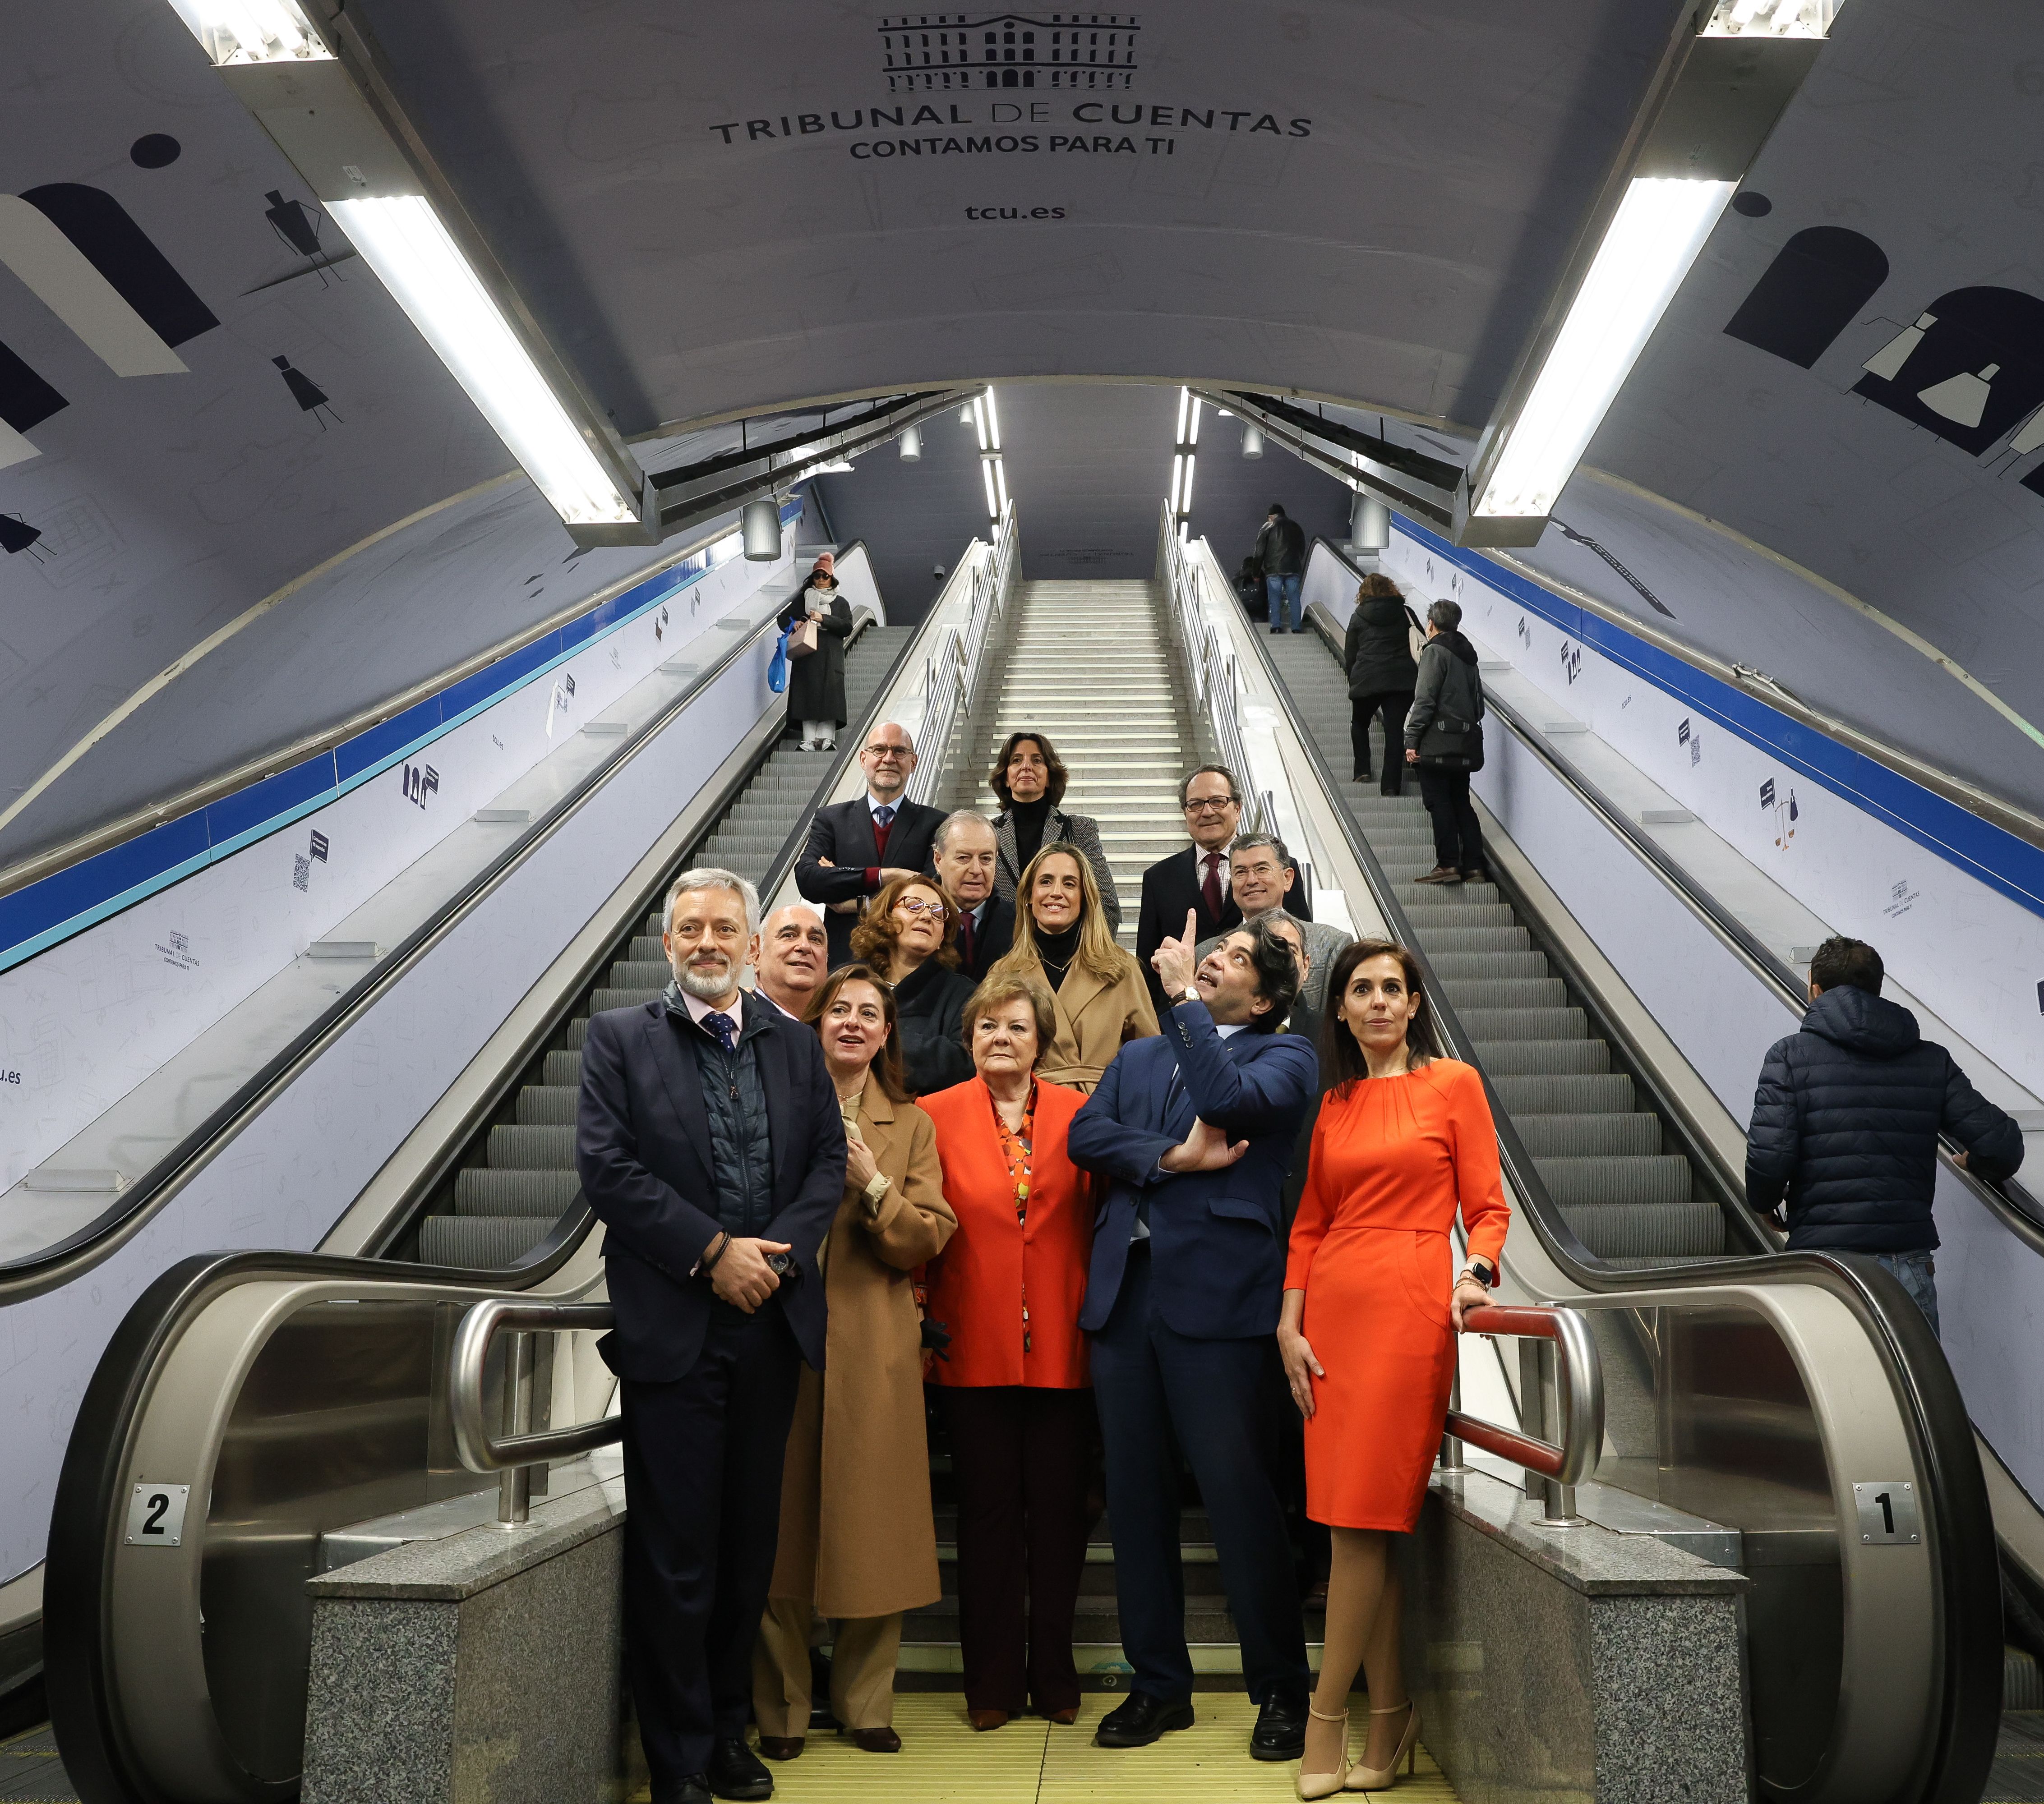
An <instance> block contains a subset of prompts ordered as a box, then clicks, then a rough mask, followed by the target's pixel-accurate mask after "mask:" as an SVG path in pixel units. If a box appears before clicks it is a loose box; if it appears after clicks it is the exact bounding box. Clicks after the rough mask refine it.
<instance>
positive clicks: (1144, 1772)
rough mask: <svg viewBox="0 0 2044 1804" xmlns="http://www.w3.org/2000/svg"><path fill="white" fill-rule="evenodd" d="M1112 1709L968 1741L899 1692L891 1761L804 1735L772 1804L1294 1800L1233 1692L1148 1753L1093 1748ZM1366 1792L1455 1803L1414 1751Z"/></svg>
mask: <svg viewBox="0 0 2044 1804" xmlns="http://www.w3.org/2000/svg"><path fill="white" fill-rule="evenodd" d="M1120 1701H1121V1700H1120V1695H1118V1694H1113V1693H1107V1694H1101V1693H1093V1694H1091V1695H1089V1696H1088V1697H1087V1698H1086V1700H1085V1709H1084V1710H1082V1712H1081V1713H1080V1715H1079V1720H1078V1721H1077V1722H1076V1723H1074V1725H1072V1726H1071V1727H1070V1728H1069V1729H1059V1728H1053V1727H1051V1725H1049V1724H1047V1723H1044V1722H1042V1721H1038V1720H1037V1719H1036V1718H1033V1717H1024V1718H1017V1719H1016V1721H1013V1722H1011V1723H1009V1725H1007V1727H1006V1728H1005V1729H995V1730H993V1731H992V1732H991V1733H988V1734H985V1735H978V1734H975V1733H974V1732H973V1730H972V1729H971V1727H970V1725H969V1724H967V1722H966V1720H965V1700H964V1698H962V1697H961V1696H960V1695H958V1694H957V1693H955V1692H939V1691H909V1692H904V1693H903V1694H902V1695H901V1696H899V1697H898V1698H896V1699H895V1701H894V1727H895V1729H897V1731H898V1732H899V1733H900V1735H901V1752H900V1753H898V1754H893V1755H886V1754H862V1753H861V1752H859V1750H858V1749H857V1748H855V1747H853V1746H852V1745H851V1743H850V1742H848V1741H845V1740H844V1739H843V1737H840V1736H837V1735H832V1734H821V1735H812V1736H811V1737H809V1745H808V1746H807V1747H806V1748H805V1749H804V1750H803V1752H802V1755H801V1758H800V1759H799V1760H790V1761H787V1762H786V1763H777V1764H774V1797H775V1798H777V1799H778V1800H780V1804H855V1801H857V1804H866V1801H869V1800H870V1801H871V1804H1158V1801H1159V1800H1168V1801H1169V1804H1236V1801H1238V1800H1239V1801H1240V1804H1281V1800H1283V1799H1285V1798H1293V1797H1294V1796H1295V1793H1294V1791H1293V1774H1294V1768H1293V1767H1291V1766H1289V1765H1286V1766H1277V1765H1266V1764H1262V1763H1260V1762H1258V1761H1255V1760H1251V1759H1250V1757H1249V1752H1248V1748H1249V1731H1250V1729H1251V1725H1253V1724H1254V1722H1255V1721H1256V1707H1255V1706H1254V1705H1253V1704H1251V1702H1250V1701H1249V1699H1248V1698H1247V1697H1246V1696H1244V1695H1242V1694H1241V1693H1239V1692H1232V1691H1202V1692H1201V1693H1199V1694H1198V1695H1197V1696H1195V1697H1194V1698H1193V1708H1194V1709H1195V1710H1197V1713H1198V1715H1199V1721H1198V1722H1197V1724H1195V1725H1194V1726H1193V1727H1192V1728H1190V1729H1182V1730H1180V1731H1178V1733H1174V1734H1171V1735H1167V1736H1166V1737H1164V1738H1163V1739H1162V1741H1159V1742H1158V1743H1156V1744H1155V1745H1154V1746H1151V1747H1148V1748H1097V1747H1095V1746H1094V1745H1093V1728H1094V1725H1097V1723H1098V1722H1099V1721H1100V1719H1101V1717H1102V1716H1104V1715H1105V1714H1106V1713H1107V1712H1108V1710H1112V1709H1113V1708H1114V1706H1116V1704H1117V1703H1119V1702H1120ZM1357 1702H1358V1704H1360V1702H1362V1700H1361V1699H1360V1698H1358V1700H1357ZM1360 1743H1361V1737H1360V1735H1358V1736H1357V1737H1356V1738H1355V1741H1354V1744H1353V1745H1355V1746H1357V1747H1358V1748H1359V1746H1360ZM638 1795H639V1798H640V1799H644V1798H646V1796H647V1794H646V1793H645V1792H644V1791H641V1792H640V1793H639V1794H638ZM1349 1795H1350V1796H1351V1797H1360V1796H1361V1795H1362V1794H1360V1793H1350V1794H1349ZM1374 1795H1376V1796H1377V1797H1385V1796H1389V1797H1393V1798H1396V1799H1397V1804H1455V1794H1454V1790H1453V1788H1452V1787H1450V1785H1449V1783H1448V1782H1447V1779H1446V1778H1445V1777H1444V1776H1443V1775H1442V1772H1441V1770H1440V1768H1438V1767H1437V1766H1435V1764H1434V1763H1433V1761H1432V1760H1431V1759H1429V1758H1428V1756H1427V1752H1426V1750H1425V1749H1424V1748H1422V1749H1421V1750H1420V1762H1419V1771H1417V1773H1416V1774H1415V1775H1414V1776H1413V1777H1412V1778H1411V1779H1404V1778H1401V1779H1400V1780H1399V1782H1398V1784H1397V1787H1396V1789H1395V1791H1393V1792H1392V1793H1389V1794H1386V1793H1381V1792H1380V1793H1377V1794H1374Z"/></svg>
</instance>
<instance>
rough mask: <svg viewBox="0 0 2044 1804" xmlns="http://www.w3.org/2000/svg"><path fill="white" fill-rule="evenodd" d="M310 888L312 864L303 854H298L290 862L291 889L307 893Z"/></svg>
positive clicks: (311, 884)
mask: <svg viewBox="0 0 2044 1804" xmlns="http://www.w3.org/2000/svg"><path fill="white" fill-rule="evenodd" d="M312 886H313V862H312V860H311V859H310V858H307V857H306V856H305V854H304V853H302V852H300V853H298V854H295V855H294V857H293V858H292V860H291V887H292V888H293V889H302V890H304V891H305V892H308V893H309V892H311V889H312Z"/></svg>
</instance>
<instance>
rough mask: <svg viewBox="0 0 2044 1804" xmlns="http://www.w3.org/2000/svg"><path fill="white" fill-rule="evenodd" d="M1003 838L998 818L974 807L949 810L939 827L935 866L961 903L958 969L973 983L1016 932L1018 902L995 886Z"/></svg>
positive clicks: (949, 892) (948, 891)
mask: <svg viewBox="0 0 2044 1804" xmlns="http://www.w3.org/2000/svg"><path fill="white" fill-rule="evenodd" d="M1000 858H1001V843H1000V841H999V839H997V837H996V836H995V834H994V831H993V822H991V821H990V820H989V819H986V817H985V816H984V815H978V814H974V812H972V810H971V809H970V808H960V809H959V811H958V812H957V813H956V814H949V815H946V816H944V823H943V826H941V827H939V828H938V829H937V837H936V846H935V850H934V855H933V856H932V859H931V868H932V869H933V870H934V871H935V872H936V878H937V881H938V882H939V883H941V884H942V885H943V886H944V893H945V894H946V895H947V896H949V897H950V898H951V900H952V901H954V902H955V903H956V904H958V911H959V937H958V948H959V970H960V971H961V972H962V973H963V974H964V975H965V976H966V977H970V978H971V979H972V981H974V983H978V981H979V980H980V979H981V978H982V977H985V975H986V973H987V972H988V971H989V969H991V968H992V966H993V961H994V960H995V959H997V958H999V957H1000V956H1001V954H1002V953H1004V952H1005V951H1006V950H1008V948H1009V944H1010V942H1012V940H1013V939H1014V937H1015V904H1013V903H1012V902H1010V901H1008V900H1006V899H1005V898H1004V897H1003V896H1000V895H997V893H996V892H995V890H994V887H993V879H994V872H995V869H996V867H997V865H998V864H999V862H1000Z"/></svg>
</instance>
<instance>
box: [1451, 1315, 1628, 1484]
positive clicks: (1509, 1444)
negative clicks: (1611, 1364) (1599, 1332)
mask: <svg viewBox="0 0 2044 1804" xmlns="http://www.w3.org/2000/svg"><path fill="white" fill-rule="evenodd" d="M1462 1327H1463V1329H1464V1330H1465V1331H1466V1332H1467V1333H1469V1334H1504V1335H1507V1336H1509V1337H1512V1338H1516V1339H1520V1340H1541V1341H1553V1342H1554V1399H1555V1413H1556V1414H1557V1415H1558V1417H1559V1418H1560V1419H1559V1422H1558V1430H1559V1432H1558V1437H1557V1439H1555V1440H1554V1441H1542V1440H1538V1439H1535V1437H1532V1436H1531V1435H1529V1434H1525V1433H1524V1432H1523V1431H1522V1430H1519V1429H1516V1428H1508V1427H1506V1426H1504V1424H1503V1423H1501V1422H1486V1421H1485V1419H1484V1418H1482V1417H1481V1416H1474V1415H1465V1414H1463V1413H1462V1411H1461V1410H1459V1409H1451V1410H1450V1411H1448V1417H1447V1433H1448V1434H1451V1435H1453V1436H1454V1437H1455V1438H1456V1439H1458V1440H1459V1441H1466V1442H1468V1444H1469V1445H1470V1446H1472V1447H1480V1448H1481V1449H1483V1450H1484V1452H1485V1453H1495V1454H1496V1456H1497V1457H1499V1458H1500V1459H1501V1460H1511V1461H1512V1463H1513V1464H1515V1465H1520V1466H1523V1467H1525V1468H1527V1470H1528V1471H1529V1472H1538V1473H1539V1475H1540V1476H1541V1477H1543V1478H1550V1479H1552V1480H1554V1482H1555V1483H1556V1484H1581V1482H1582V1481H1583V1480H1585V1479H1586V1478H1588V1477H1589V1475H1590V1472H1591V1470H1592V1469H1593V1468H1594V1467H1595V1466H1596V1462H1597V1456H1598V1455H1599V1454H1600V1453H1602V1452H1603V1450H1604V1362H1603V1361H1602V1359H1601V1358H1600V1357H1599V1356H1598V1353H1597V1345H1596V1339H1595V1338H1594V1337H1593V1335H1592V1334H1591V1333H1590V1329H1589V1322H1586V1321H1585V1319H1584V1318H1583V1315H1582V1312H1581V1311H1580V1310H1574V1309H1567V1308H1564V1307H1561V1306H1560V1305H1558V1304H1548V1305H1545V1306H1541V1307H1531V1306H1528V1305H1526V1304H1518V1303H1489V1304H1486V1305H1485V1306H1484V1307H1481V1308H1480V1309H1472V1310H1470V1311H1467V1312H1466V1314H1465V1315H1463V1317H1462Z"/></svg>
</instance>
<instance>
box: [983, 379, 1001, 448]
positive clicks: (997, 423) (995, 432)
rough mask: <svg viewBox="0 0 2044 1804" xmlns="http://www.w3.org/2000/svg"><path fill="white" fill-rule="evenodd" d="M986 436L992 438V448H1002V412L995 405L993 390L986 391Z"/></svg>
mask: <svg viewBox="0 0 2044 1804" xmlns="http://www.w3.org/2000/svg"><path fill="white" fill-rule="evenodd" d="M986 436H987V437H988V438H989V439H990V440H992V442H993V443H992V448H993V450H995V451H999V450H1000V449H1001V414H1000V412H999V410H998V409H996V407H995V406H994V405H993V390H991V389H989V390H987V391H986Z"/></svg>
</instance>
